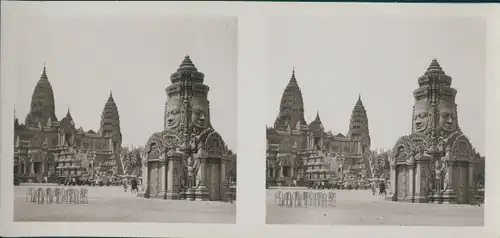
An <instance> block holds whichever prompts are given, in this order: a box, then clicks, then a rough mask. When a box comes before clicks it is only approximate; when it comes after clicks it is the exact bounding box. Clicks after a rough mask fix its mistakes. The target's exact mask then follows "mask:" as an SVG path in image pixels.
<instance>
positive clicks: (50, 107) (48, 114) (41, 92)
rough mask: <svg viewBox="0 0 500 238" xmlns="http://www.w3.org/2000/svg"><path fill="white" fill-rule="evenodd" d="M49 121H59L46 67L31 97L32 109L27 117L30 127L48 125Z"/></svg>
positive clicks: (26, 122) (27, 123)
mask: <svg viewBox="0 0 500 238" xmlns="http://www.w3.org/2000/svg"><path fill="white" fill-rule="evenodd" d="M49 121H53V122H55V121H57V117H56V113H55V103H54V92H53V90H52V86H51V85H50V82H49V79H48V77H47V72H46V68H45V66H44V67H43V71H42V75H41V76H40V80H39V81H38V83H37V85H36V87H35V89H34V90H33V95H32V97H31V109H30V112H29V113H28V115H27V116H26V121H25V124H26V125H27V126H28V127H40V125H44V126H45V125H47V122H49Z"/></svg>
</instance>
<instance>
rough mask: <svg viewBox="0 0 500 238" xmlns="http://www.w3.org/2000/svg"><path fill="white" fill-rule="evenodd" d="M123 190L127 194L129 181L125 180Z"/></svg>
mask: <svg viewBox="0 0 500 238" xmlns="http://www.w3.org/2000/svg"><path fill="white" fill-rule="evenodd" d="M123 189H124V190H125V192H127V180H123Z"/></svg>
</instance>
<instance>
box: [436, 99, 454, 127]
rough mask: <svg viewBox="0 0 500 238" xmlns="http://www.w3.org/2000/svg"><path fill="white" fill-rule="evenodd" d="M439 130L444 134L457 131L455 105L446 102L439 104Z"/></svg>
mask: <svg viewBox="0 0 500 238" xmlns="http://www.w3.org/2000/svg"><path fill="white" fill-rule="evenodd" d="M438 124H439V128H440V129H442V130H444V131H446V132H454V131H456V130H457V110H456V104H455V103H450V102H446V101H440V102H439V121H438Z"/></svg>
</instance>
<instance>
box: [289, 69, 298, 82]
mask: <svg viewBox="0 0 500 238" xmlns="http://www.w3.org/2000/svg"><path fill="white" fill-rule="evenodd" d="M291 83H294V84H297V79H296V78H295V66H293V68H292V77H290V83H289V85H290V84H291Z"/></svg>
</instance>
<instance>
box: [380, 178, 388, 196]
mask: <svg viewBox="0 0 500 238" xmlns="http://www.w3.org/2000/svg"><path fill="white" fill-rule="evenodd" d="M382 194H384V195H387V192H386V191H385V183H384V181H380V185H379V195H382Z"/></svg>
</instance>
